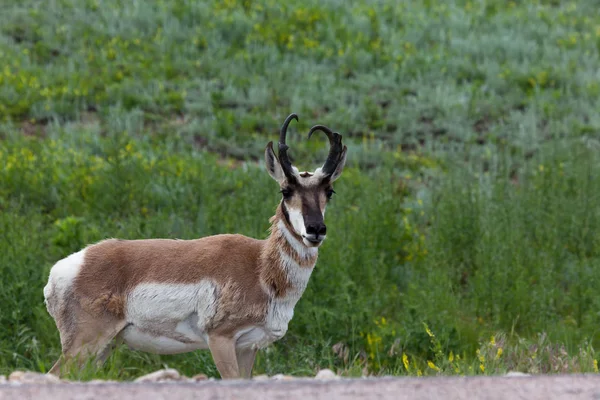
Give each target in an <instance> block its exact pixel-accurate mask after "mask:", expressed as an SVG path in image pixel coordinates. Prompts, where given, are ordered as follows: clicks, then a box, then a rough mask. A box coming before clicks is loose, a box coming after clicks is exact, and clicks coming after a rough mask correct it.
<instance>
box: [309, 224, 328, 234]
mask: <svg viewBox="0 0 600 400" xmlns="http://www.w3.org/2000/svg"><path fill="white" fill-rule="evenodd" d="M306 233H307V234H309V235H315V236H324V235H325V234H326V233H327V226H325V224H324V223H323V222H316V223H313V224H308V225H306Z"/></svg>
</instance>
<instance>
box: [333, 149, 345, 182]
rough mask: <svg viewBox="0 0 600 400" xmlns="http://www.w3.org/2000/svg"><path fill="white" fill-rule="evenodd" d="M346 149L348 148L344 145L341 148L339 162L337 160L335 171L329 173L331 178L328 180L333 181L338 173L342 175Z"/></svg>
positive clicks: (337, 176) (338, 175)
mask: <svg viewBox="0 0 600 400" xmlns="http://www.w3.org/2000/svg"><path fill="white" fill-rule="evenodd" d="M346 150H348V148H347V147H346V146H344V149H343V150H342V155H341V156H340V162H338V164H337V166H336V167H335V171H333V174H331V178H329V181H330V182H333V181H335V180H336V179H337V178H339V177H340V175H342V171H343V170H344V165H346Z"/></svg>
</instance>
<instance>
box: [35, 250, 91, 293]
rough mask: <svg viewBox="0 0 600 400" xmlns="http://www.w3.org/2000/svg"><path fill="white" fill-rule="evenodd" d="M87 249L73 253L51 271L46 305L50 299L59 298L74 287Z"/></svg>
mask: <svg viewBox="0 0 600 400" xmlns="http://www.w3.org/2000/svg"><path fill="white" fill-rule="evenodd" d="M85 251H86V249H83V250H81V251H78V252H77V253H73V254H71V255H70V256H68V257H66V258H63V259H62V260H60V261H58V262H57V263H56V264H54V266H53V267H52V268H51V269H50V276H49V277H48V283H47V284H46V286H44V298H45V301H46V303H47V302H48V299H49V298H51V297H54V296H58V297H59V298H60V297H61V296H62V295H63V294H64V293H65V291H66V290H67V289H69V288H70V287H72V286H73V280H74V279H75V278H76V277H77V275H78V274H79V271H81V266H82V265H83V260H84V257H85Z"/></svg>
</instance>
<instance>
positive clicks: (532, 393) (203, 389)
mask: <svg viewBox="0 0 600 400" xmlns="http://www.w3.org/2000/svg"><path fill="white" fill-rule="evenodd" d="M40 398H43V399H49V400H52V399H57V400H58V399H60V400H70V399H77V400H86V399H98V398H101V399H103V400H108V399H119V400H130V399H135V400H137V399H139V400H142V399H144V400H145V399H157V400H160V399H168V400H172V399H175V398H176V399H182V400H186V399H198V398H210V399H248V400H251V399H257V400H258V399H261V400H263V399H285V400H294V399H303V400H304V399H306V398H311V399H328V400H333V399H350V400H351V399H372V398H382V399H398V400H402V399H410V400H419V399H428V400H429V399H444V400H453V399H491V400H493V399H529V400H534V399H549V398H551V399H575V398H577V399H600V376H598V375H561V376H557V375H553V376H522V377H467V378H460V377H439V378H437V377H436V378H369V379H334V380H317V379H293V380H263V381H261V380H252V381H250V380H249V381H218V380H205V381H199V382H195V383H193V382H166V383H149V382H140V383H98V384H89V383H88V384H83V383H65V384H52V385H48V384H29V383H7V384H3V385H0V400H4V399H40Z"/></svg>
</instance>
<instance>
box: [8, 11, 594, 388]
mask: <svg viewBox="0 0 600 400" xmlns="http://www.w3.org/2000/svg"><path fill="white" fill-rule="evenodd" d="M122 3H123V2H120V1H113V0H104V1H99V0H85V1H79V0H77V1H75V0H54V1H51V2H42V1H39V0H27V1H15V0H12V1H10V0H9V1H5V2H4V3H3V5H2V6H0V269H1V272H2V274H1V276H2V290H1V291H0V373H8V372H9V371H12V370H13V369H17V368H26V369H32V370H38V371H47V370H48V369H49V368H50V366H51V365H52V363H53V362H54V361H55V359H56V358H57V357H58V355H59V353H60V344H59V340H58V333H57V331H56V328H55V326H54V323H53V321H52V319H51V318H50V316H49V315H48V313H47V312H46V310H45V307H44V304H43V296H42V288H43V286H44V285H45V283H46V279H47V275H48V271H49V269H50V267H51V266H52V264H53V263H54V262H56V261H57V260H59V259H60V258H62V257H64V256H66V255H68V254H69V253H71V252H73V251H76V250H78V249H80V248H81V247H83V246H85V245H86V244H88V243H91V242H94V241H98V240H101V239H103V238H107V237H121V238H150V237H171V238H175V237H176V238H194V237H199V236H204V235H209V234H215V233H223V232H238V233H243V234H246V235H250V236H254V237H260V238H263V237H265V236H266V234H267V228H268V218H269V217H270V216H271V215H272V214H273V212H274V209H275V206H276V204H277V202H278V201H279V195H278V193H277V191H278V188H277V187H276V184H275V183H273V182H272V180H271V179H270V178H269V177H268V175H267V173H266V171H264V167H263V165H262V162H261V161H260V160H261V159H262V154H263V150H264V147H265V145H266V144H267V142H268V141H271V140H276V138H277V130H278V127H279V125H280V124H281V122H282V120H283V118H284V117H285V116H286V115H287V114H289V113H290V112H297V113H298V114H299V115H300V122H299V123H298V124H294V125H293V126H292V127H291V128H290V134H289V142H290V145H291V147H292V149H291V151H290V152H291V156H292V157H293V159H294V160H295V161H296V163H297V164H298V165H299V167H300V168H301V169H309V168H314V167H316V166H318V165H319V164H320V163H322V162H323V161H324V159H325V156H326V154H327V146H326V145H325V140H324V139H323V138H321V137H318V138H314V139H312V140H311V141H307V140H306V138H305V134H304V133H303V132H306V131H307V129H308V127H310V126H311V125H313V124H316V123H324V124H327V125H329V126H331V127H332V128H334V129H336V130H338V131H340V132H341V133H342V134H343V135H344V141H345V143H346V144H348V147H349V156H348V158H349V160H348V166H347V168H346V171H345V172H344V175H343V177H342V178H341V179H340V181H339V183H336V191H337V192H338V195H336V196H335V198H334V200H333V202H332V204H331V206H330V208H329V209H328V212H327V221H326V222H327V224H328V227H329V229H328V230H329V231H330V235H328V236H329V238H328V240H327V243H326V244H325V245H324V246H323V249H322V250H321V254H320V257H319V262H318V265H317V268H316V270H315V273H314V275H313V277H312V279H311V282H310V284H309V287H308V289H307V291H306V293H305V295H304V296H303V298H302V300H301V301H300V303H299V304H298V306H297V308H296V311H295V316H294V319H293V320H292V322H291V324H290V331H289V332H288V334H287V335H286V337H285V338H284V339H283V340H281V341H280V342H278V343H276V344H275V345H273V346H272V347H270V348H269V349H268V350H266V351H263V352H261V353H260V355H259V357H258V360H257V364H256V369H255V371H256V373H268V374H275V373H286V374H296V375H308V374H312V373H314V372H315V371H316V370H318V369H319V368H324V367H329V368H333V369H336V370H338V371H340V372H341V373H344V374H346V375H349V376H356V375H360V374H364V373H368V374H378V375H379V374H394V375H406V374H411V375H421V374H423V375H428V374H429V375H433V374H495V373H503V372H506V371H508V370H520V371H524V372H533V373H542V372H544V373H546V372H586V371H597V362H596V361H595V360H597V358H598V355H597V353H596V350H595V348H598V347H600V332H599V330H598V328H597V327H598V326H600V314H599V310H600V300H599V297H598V295H597V294H598V293H599V292H600V273H599V272H598V271H599V270H600V269H599V267H600V239H599V238H600V232H599V228H600V226H599V224H600V207H599V206H598V195H597V194H598V193H600V175H599V174H598V173H597V171H598V168H599V167H600V155H599V153H598V150H599V149H600V141H599V140H598V137H600V136H599V134H600V118H599V117H598V112H597V110H599V109H600V83H599V81H598V78H599V76H598V65H599V61H600V60H599V58H600V57H599V52H600V23H599V22H598V21H600V9H599V8H598V7H597V4H595V2H594V1H591V0H589V1H580V2H558V1H541V0H540V1H528V2H518V3H517V2H506V1H459V0H456V1H450V2H443V3H442V2H439V3H438V2H430V1H425V2H401V3H399V2H395V1H391V0H382V1H360V2H352V4H351V5H350V4H349V3H346V2H340V1H335V0H328V1H317V0H309V1H303V2H299V1H291V0H287V1H283V2H282V1H271V0H269V1H265V2H256V1H251V0H244V1H235V0H227V1H205V2H192V1H186V0H156V1H152V2H146V1H144V2H142V1H139V0H133V1H129V2H124V3H123V4H122ZM492 337H493V340H492V339H491V338H492ZM500 349H502V350H500ZM164 365H168V366H170V367H174V368H178V369H179V370H181V371H182V372H184V373H186V374H188V375H192V374H196V373H201V372H202V373H206V374H208V375H210V376H217V372H216V369H215V367H214V364H213V363H212V360H211V359H210V355H209V354H208V353H207V352H197V353H190V354H186V355H179V356H160V357H159V356H154V355H149V354H145V353H138V352H133V351H130V350H127V349H126V348H119V349H117V351H116V352H115V354H114V355H113V356H111V358H110V359H109V360H108V362H107V364H106V366H105V367H104V368H103V369H101V370H98V371H96V370H94V369H93V368H86V369H84V371H83V372H75V371H73V372H72V373H71V377H72V378H79V379H91V378H93V377H107V378H113V379H131V378H133V377H135V376H138V375H140V374H143V373H145V372H149V371H152V370H155V369H157V368H160V367H162V366H164Z"/></svg>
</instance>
